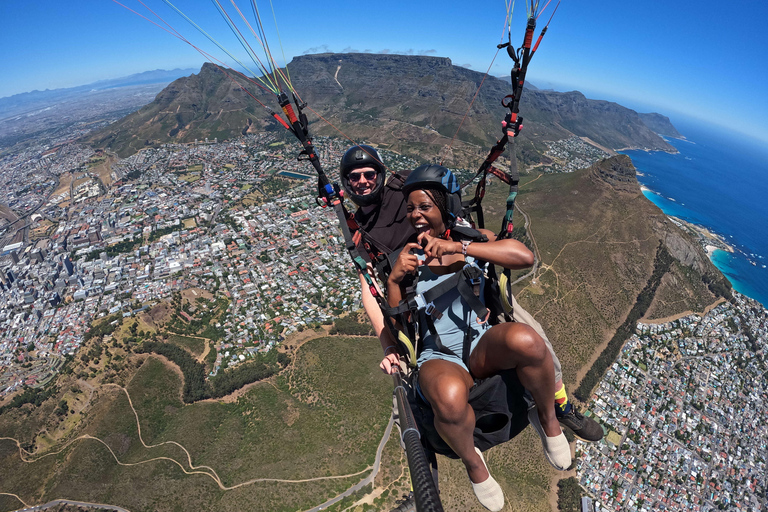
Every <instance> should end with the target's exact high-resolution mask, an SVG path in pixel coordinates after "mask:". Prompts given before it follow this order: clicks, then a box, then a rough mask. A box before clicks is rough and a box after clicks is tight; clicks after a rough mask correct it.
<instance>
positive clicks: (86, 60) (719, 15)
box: [0, 0, 768, 142]
mask: <svg viewBox="0 0 768 512" xmlns="http://www.w3.org/2000/svg"><path fill="white" fill-rule="evenodd" d="M272 1H273V4H274V7H275V15H276V17H277V21H278V24H279V29H280V38H281V39H282V43H283V49H284V52H285V55H286V57H287V58H288V60H290V58H291V57H292V56H295V55H301V54H303V53H313V52H321V51H335V52H342V51H370V52H391V53H413V54H423V55H436V56H444V57H449V58H450V59H451V60H452V61H453V63H454V64H457V65H462V66H467V67H471V68H472V69H475V70H477V71H483V72H484V71H485V70H486V69H487V67H488V65H489V64H490V62H491V59H492V58H493V55H494V53H495V51H496V48H495V46H496V44H497V43H498V42H499V41H500V39H501V34H502V29H503V25H504V17H505V7H504V5H505V4H504V1H503V0H496V1H493V2H490V1H484V2H477V3H474V6H470V2H466V1H465V0H462V1H457V0H442V1H436V0H419V1H413V0H409V1H401V0H392V1H389V2H376V3H366V2H359V1H347V0H330V1H324V2H317V1H314V2H308V1H305V0H293V1H292V2H285V1H283V0H272ZM144 2H145V3H146V4H147V5H149V6H150V7H152V8H153V9H155V10H157V12H158V13H162V15H163V17H164V18H165V19H166V20H167V21H168V22H169V23H171V25H173V26H174V28H176V29H177V30H179V31H180V32H181V33H182V34H184V35H185V36H186V37H188V38H190V39H191V40H193V41H194V42H195V43H196V44H197V43H200V44H203V45H204V47H205V48H206V49H210V51H211V53H213V54H214V55H216V56H217V57H219V58H222V60H228V59H227V58H226V57H225V56H224V54H223V53H222V52H221V51H220V50H218V49H212V46H211V45H210V44H208V43H206V42H205V40H204V38H203V37H202V36H200V35H199V33H197V31H196V30H195V29H194V28H192V27H191V26H190V25H188V24H187V22H185V21H184V20H183V19H181V18H180V17H179V16H178V15H176V14H174V13H172V12H171V11H170V10H169V8H168V7H167V6H166V5H164V4H163V2H162V1H160V0H144ZM123 3H124V4H126V5H128V6H130V7H132V8H134V9H136V10H140V11H141V12H144V13H147V11H146V10H145V9H144V7H142V6H141V4H140V3H139V2H138V1H137V0H124V1H123ZM544 3H545V2H544V1H542V5H543V4H544ZM555 3H556V0H553V2H552V4H551V5H550V6H549V8H548V9H547V10H546V11H545V12H544V15H543V16H542V18H541V19H540V20H539V26H540V27H541V26H543V25H544V23H545V22H546V20H545V19H544V18H545V17H546V18H548V15H549V13H550V12H551V11H552V7H553V5H554V4H555ZM222 4H223V5H225V6H226V7H227V8H228V10H232V8H231V3H230V1H229V0H222ZM175 5H177V7H179V8H180V9H181V10H183V11H184V12H185V13H187V14H188V15H189V16H190V17H191V18H192V19H194V20H195V21H196V22H198V23H199V24H200V25H201V26H202V27H203V28H205V29H206V30H210V31H211V33H213V34H215V37H216V38H217V39H218V38H219V37H221V39H220V41H221V42H222V43H223V44H224V46H225V47H227V48H228V49H230V50H237V43H235V42H234V40H233V39H232V38H230V37H228V36H227V34H226V32H227V29H226V26H225V24H224V21H223V20H222V19H221V17H220V16H219V14H218V13H217V12H216V10H215V8H214V7H213V6H212V3H211V2H209V1H207V0H176V3H175ZM237 5H238V6H239V7H240V8H241V10H243V11H244V12H246V13H250V7H249V5H250V4H249V3H248V1H247V0H237ZM259 8H260V10H261V13H262V16H264V18H265V26H267V30H268V37H269V39H270V42H271V43H272V45H273V51H274V50H275V48H274V47H276V46H278V38H277V35H276V34H275V33H274V22H273V21H272V15H271V11H270V4H269V3H268V2H263V0H262V2H260V3H259ZM524 19H525V7H524V2H523V1H518V2H517V6H516V12H515V18H514V20H515V24H514V25H513V34H512V42H513V43H514V44H515V45H519V44H520V42H521V39H522V31H523V27H524ZM766 19H768V3H766V2H762V1H746V0H735V1H730V2H729V1H720V2H713V1H708V0H695V1H694V0H681V1H664V2H662V1H656V0H649V1H645V2H619V1H615V0H578V1H577V0H563V2H562V4H561V5H560V8H559V10H558V12H557V14H556V15H555V18H554V20H553V21H552V24H551V26H550V29H549V32H548V33H547V35H546V37H545V38H544V42H543V43H542V46H541V47H540V49H539V52H538V53H537V54H536V56H535V58H534V59H533V62H532V63H531V66H530V68H529V73H528V79H529V80H530V81H531V82H532V83H534V84H536V85H538V86H539V87H553V88H555V89H557V90H573V89H577V90H580V91H582V92H584V93H585V94H586V95H587V96H588V97H590V98H597V99H610V100H614V101H617V102H619V103H622V104H624V105H626V106H629V107H631V108H635V109H636V110H640V111H657V112H660V113H662V114H665V115H668V116H670V117H671V118H672V119H673V121H674V119H675V116H678V115H680V114H684V115H687V116H693V117H696V118H699V119H704V120H707V121H709V122H711V123H712V129H713V130H719V129H721V128H725V129H730V130H733V131H737V132H741V133H746V134H749V135H751V136H753V137H755V138H758V139H761V140H762V141H763V142H768V123H767V122H766V119H768V99H766V95H765V94H764V91H765V90H766V84H767V83H768V71H766V63H767V62H766V61H767V60H768V59H766V55H768V30H766V29H765V26H764V25H765V20H766ZM0 44H1V45H2V48H3V49H4V50H5V51H4V52H3V53H2V56H0V73H1V74H2V76H3V80H1V81H0V97H3V96H8V95H12V94H16V93H19V92H25V91H30V90H33V89H46V88H48V89H53V88H58V87H71V86H74V85H81V84H86V83H90V82H93V81H96V80H100V79H106V78H115V77H119V76H124V75H128V74H132V73H137V72H141V71H147V70H152V69H160V68H162V69H172V68H186V67H199V66H200V65H201V64H202V62H203V59H202V57H200V55H199V54H198V53H197V52H195V51H194V50H193V49H192V48H190V47H189V46H188V45H186V44H184V43H183V42H181V41H179V40H177V39H175V38H173V37H172V36H170V35H168V34H167V33H166V32H164V31H162V30H160V29H159V28H157V27H155V26H154V25H151V24H150V23H149V22H147V21H146V20H143V19H141V18H139V17H138V16H136V15H135V14H132V13H130V12H129V11H127V10H125V9H124V8H122V7H120V6H119V5H118V4H116V3H114V2H113V1H112V0H77V1H69V2H62V1H61V0H58V1H51V0H35V1H33V2H29V1H20V0H3V1H2V2H0ZM239 53H242V52H239ZM275 53H276V54H278V53H279V51H275ZM510 62H511V61H510V60H509V58H508V57H506V56H505V55H503V54H500V55H499V58H497V60H496V63H495V65H494V67H493V68H492V70H491V73H492V74H494V75H501V74H507V73H508V69H509V67H510Z"/></svg>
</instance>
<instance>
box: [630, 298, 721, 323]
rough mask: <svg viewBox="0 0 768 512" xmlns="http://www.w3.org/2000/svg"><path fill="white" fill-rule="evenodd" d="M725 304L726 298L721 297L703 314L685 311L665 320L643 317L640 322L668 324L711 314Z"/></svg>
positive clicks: (666, 317) (706, 308)
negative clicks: (688, 317) (692, 316)
mask: <svg viewBox="0 0 768 512" xmlns="http://www.w3.org/2000/svg"><path fill="white" fill-rule="evenodd" d="M723 302H725V298H723V297H720V298H719V299H717V300H716V301H715V302H713V303H712V304H710V305H709V306H707V307H705V308H704V311H703V312H701V313H699V312H698V311H684V312H683V313H680V314H678V315H672V316H665V317H664V318H654V319H650V318H646V317H643V318H641V319H640V320H639V321H640V322H642V323H644V324H666V323H667V322H674V321H675V320H679V319H680V318H683V317H686V316H689V315H699V316H704V315H706V314H707V313H709V312H710V311H712V310H713V309H714V308H716V307H717V306H719V305H720V304H722V303H723Z"/></svg>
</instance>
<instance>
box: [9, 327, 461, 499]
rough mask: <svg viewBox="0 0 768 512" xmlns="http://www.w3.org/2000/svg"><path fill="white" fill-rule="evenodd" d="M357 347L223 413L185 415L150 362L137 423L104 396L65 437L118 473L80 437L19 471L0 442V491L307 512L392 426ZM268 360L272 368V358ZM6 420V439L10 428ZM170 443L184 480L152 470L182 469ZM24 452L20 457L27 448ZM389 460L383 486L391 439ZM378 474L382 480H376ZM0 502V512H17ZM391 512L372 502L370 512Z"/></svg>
mask: <svg viewBox="0 0 768 512" xmlns="http://www.w3.org/2000/svg"><path fill="white" fill-rule="evenodd" d="M356 346H359V339H344V338H323V339H318V340H313V341H310V342H308V343H306V344H305V345H303V346H302V348H301V349H300V350H299V351H298V352H297V353H296V362H295V363H294V364H292V365H291V366H290V367H289V369H287V370H286V371H285V373H284V374H282V375H281V376H280V377H279V378H277V379H275V380H274V381H272V384H273V385H260V386H255V387H253V388H251V389H249V390H248V391H246V392H245V393H243V394H242V395H241V396H239V397H238V399H237V400H236V401H233V402H228V403H224V402H214V401H206V402H201V403H196V404H192V405H184V404H183V402H182V400H181V399H180V397H179V390H180V387H181V382H180V378H179V377H178V376H177V374H176V372H174V371H171V370H170V369H169V368H167V366H166V365H165V364H163V362H162V361H160V359H158V358H149V359H147V360H145V361H144V363H143V365H142V366H141V367H140V368H139V369H138V370H137V373H136V374H135V376H134V377H133V378H132V379H131V381H130V382H129V383H128V384H127V385H126V389H127V390H128V392H129V394H130V397H131V399H132V403H133V406H134V407H135V409H136V416H134V413H133V410H132V409H131V407H130V405H129V402H128V399H127V397H126V395H125V393H123V391H122V390H120V389H119V388H116V387H111V386H102V387H100V388H98V392H97V393H96V394H95V395H94V400H93V402H92V404H91V406H90V407H89V409H88V420H87V424H83V425H82V427H81V428H82V430H79V431H75V432H74V433H73V437H76V436H79V435H81V434H83V433H87V434H89V435H92V436H94V437H97V438H98V439H100V440H103V441H104V443H106V444H107V445H108V446H109V447H110V448H111V449H112V450H113V451H114V453H115V456H116V457H117V458H118V460H119V461H120V462H121V463H122V464H126V465H119V464H117V463H116V462H115V459H114V457H113V455H112V454H111V453H110V452H109V451H108V450H107V448H106V447H105V446H104V445H103V444H101V443H100V442H98V441H94V440H92V439H87V438H84V439H80V440H77V441H75V442H73V443H72V444H71V445H69V447H68V448H66V449H65V450H64V451H63V452H62V453H61V455H58V456H50V457H44V458H40V459H39V460H38V461H37V462H33V463H22V462H21V461H20V460H19V455H18V449H17V448H16V445H15V444H14V443H13V442H10V441H0V467H3V469H4V470H7V471H0V486H2V489H3V490H4V491H5V492H12V493H15V494H18V495H19V496H21V497H22V498H23V499H24V500H25V501H34V502H45V501H48V500H50V499H54V498H57V497H61V496H63V495H71V496H76V497H77V498H78V499H82V500H83V501H90V502H96V503H119V504H120V505H121V506H123V507H125V508H127V509H129V510H145V511H150V510H151V511H163V512H165V511H168V512H170V511H175V510H198V511H217V510H249V511H253V512H273V511H285V512H288V511H294V510H307V509H309V508H312V507H313V506H316V505H317V504H318V503H321V502H323V501H325V500H327V499H329V498H331V497H333V496H337V495H338V494H339V493H341V492H343V491H344V490H346V489H348V488H349V487H350V486H352V485H354V484H355V483H357V482H359V481H360V479H361V478H363V477H364V475H365V470H366V468H367V467H368V466H369V465H370V464H371V463H372V461H373V457H374V454H375V452H376V448H377V446H378V443H379V441H380V440H381V435H382V434H383V432H384V429H385V427H386V424H387V420H388V418H389V413H390V410H391V393H392V384H391V380H390V379H389V378H387V377H386V376H384V375H382V374H381V373H380V372H379V371H378V368H377V362H378V353H376V352H374V351H366V350H355V349H353V348H352V347H356ZM340 354H343V357H339V355H340ZM269 357H273V358H274V361H275V362H278V357H279V356H278V355H277V354H270V355H269ZM284 357H285V356H283V358H284ZM283 358H281V359H283ZM283 362H284V359H283ZM67 401H68V402H70V403H69V406H68V407H70V408H73V405H72V402H71V400H70V399H67ZM50 402H53V401H52V400H49V403H48V404H46V406H48V407H50V409H51V411H53V408H52V406H55V405H56V403H59V399H58V398H57V401H56V403H50ZM54 416H55V415H54ZM70 417H71V416H70ZM137 417H138V421H139V422H140V425H141V435H142V438H143V439H144V441H145V442H146V443H147V444H149V445H158V446H155V447H153V448H151V449H147V448H145V447H144V446H143V445H142V443H141V442H140V441H139V438H138V431H137V428H136V420H137ZM12 419H13V420H14V421H15V422H16V424H15V426H14V429H13V430H12V429H11V428H10V427H9V426H8V423H9V422H10V421H11V420H12ZM32 419H33V418H32V417H27V416H26V415H6V416H3V417H2V421H0V437H2V436H9V435H13V433H14V432H17V431H19V432H20V431H29V429H30V428H35V430H34V431H35V432H37V431H38V429H39V428H40V427H39V426H35V425H33V424H32V422H31V420H32ZM33 436H34V434H33ZM15 437H18V435H16V436H15ZM170 441H173V442H175V443H179V444H180V445H182V446H183V447H184V448H185V449H186V450H188V451H189V454H190V457H191V462H192V464H194V465H195V466H197V467H198V468H199V471H200V473H197V474H192V475H187V474H184V472H183V471H182V470H181V468H180V467H179V466H177V465H176V464H174V463H172V462H170V461H168V460H159V459H156V458H157V457H168V458H171V459H173V460H176V461H178V462H179V463H180V464H181V465H182V466H183V467H184V468H187V470H189V463H188V461H187V455H186V453H185V452H184V451H182V449H181V448H180V447H179V445H176V444H169V443H168V442H170ZM162 443H166V444H162ZM22 445H23V446H27V443H26V441H25V442H23V443H22ZM390 447H391V449H390ZM59 449H61V445H58V446H53V447H51V451H55V450H59ZM386 452H387V453H388V454H389V455H387V457H386V458H385V461H386V462H385V467H383V468H382V473H380V476H379V477H378V478H377V484H379V483H380V482H385V485H386V483H389V482H390V481H393V480H394V479H397V478H399V477H400V475H401V474H402V465H403V463H404V462H403V457H402V454H401V452H400V449H399V446H398V443H397V437H396V434H395V435H393V437H392V438H390V442H389V443H388V444H387V450H386ZM39 455H42V453H38V454H36V456H35V457H33V458H38V456H39ZM150 459H155V460H152V461H150ZM139 463H140V464H139ZM133 464H139V465H135V466H134V465H133ZM203 466H207V467H208V468H211V470H213V471H215V472H216V474H217V475H218V476H219V477H220V478H221V481H222V484H223V485H225V486H228V487H230V486H237V485H239V484H242V483H246V482H251V481H253V480H255V479H256V480H258V479H262V478H269V479H272V478H278V479H280V478H282V479H288V480H303V479H311V478H316V477H325V476H339V475H350V474H354V476H349V477H346V478H337V479H331V480H318V481H310V482H275V481H266V482H262V481H256V482H253V483H248V484H246V485H243V486H241V487H237V488H234V489H231V490H226V491H224V490H221V489H220V488H219V486H218V485H217V484H216V482H214V480H213V479H212V478H210V477H209V476H206V475H205V474H203V473H209V474H210V470H208V469H206V468H204V467H203ZM360 472H363V473H362V474H358V473H360ZM382 475H387V476H386V478H387V480H380V478H381V477H382ZM464 480H466V477H464ZM406 487H407V483H406V482H405V481H404V480H403V482H402V483H399V484H398V485H397V489H398V494H400V493H402V492H405V488H406ZM389 496H392V492H390V494H389ZM393 499H394V498H393ZM3 503H6V504H7V505H8V507H7V509H8V510H11V509H15V508H19V507H21V506H22V505H21V504H19V503H18V502H15V503H10V502H3ZM390 503H391V502H390ZM389 508H391V507H386V506H383V505H382V506H378V502H377V507H376V509H377V510H389ZM2 510H5V509H2Z"/></svg>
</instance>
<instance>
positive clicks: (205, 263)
mask: <svg viewBox="0 0 768 512" xmlns="http://www.w3.org/2000/svg"><path fill="white" fill-rule="evenodd" d="M317 146H318V151H319V154H320V156H321V158H322V160H323V161H325V162H332V163H335V162H338V160H339V158H340V156H341V154H342V153H343V151H344V150H345V149H346V147H344V146H343V145H342V144H341V143H340V142H339V141H333V140H331V139H324V140H319V141H317ZM296 152H297V150H296V148H295V147H293V146H286V144H285V143H284V142H283V141H281V140H279V139H278V138H277V137H276V136H274V135H259V136H256V137H248V138H243V139H240V140H238V141H235V142H226V143H218V141H215V140H214V141H200V142H199V143H194V144H189V145H168V146H165V147H163V148H160V149H147V150H144V151H141V152H139V153H137V154H135V155H133V156H131V157H129V158H127V159H124V160H118V161H116V162H115V163H114V164H113V165H112V166H111V171H110V174H111V175H110V176H109V178H106V177H104V176H99V175H97V174H96V173H95V172H94V171H93V170H92V169H93V166H91V165H89V163H90V162H93V161H94V160H98V159H100V158H103V155H100V154H99V153H98V152H94V151H93V150H90V149H86V148H84V147H82V146H79V145H75V144H72V145H64V146H62V147H60V148H59V149H58V150H56V151H51V150H50V149H48V148H37V151H36V152H35V151H32V150H29V151H27V152H25V153H24V154H23V155H18V154H17V155H15V156H13V157H5V158H4V159H3V160H2V161H0V165H2V172H0V176H1V177H2V178H1V179H2V181H3V185H4V186H3V190H4V193H5V194H6V196H5V197H4V198H0V201H1V200H3V199H4V200H6V201H7V202H8V204H10V205H11V206H12V207H13V208H14V209H15V211H16V212H17V213H20V214H22V215H23V214H24V212H32V211H34V212H37V213H35V214H34V215H33V216H34V220H33V219H32V218H25V219H20V220H17V221H16V222H17V223H20V222H24V223H26V224H28V229H29V231H27V232H24V237H23V239H21V240H19V238H20V237H19V236H18V235H17V236H15V237H12V236H8V237H6V239H5V240H4V241H3V243H2V256H1V257H0V269H2V272H1V274H2V275H0V340H1V341H0V393H1V394H5V393H8V392H11V391H13V390H15V389H18V388H19V386H22V385H29V386H38V385H41V384H44V383H45V382H47V381H48V380H49V379H50V378H51V377H52V376H53V375H54V374H55V372H56V371H57V369H58V368H59V367H60V366H61V364H62V360H63V358H64V357H65V356H66V355H73V354H75V353H76V351H77V349H78V347H79V346H80V345H81V343H82V341H83V337H84V335H85V333H86V332H87V330H88V328H89V326H90V325H91V322H92V321H94V320H95V319H98V318H101V317H105V316H107V315H114V314H118V313H119V314H121V315H122V316H124V317H130V316H132V315H136V314H137V313H139V312H141V311H144V310H146V309H147V308H150V307H152V306H153V305H155V304H157V303H159V302H160V301H163V300H168V299H170V297H171V295H172V293H173V292H175V291H180V290H185V289H200V290H205V291H207V292H209V293H211V294H213V295H214V296H215V297H217V298H223V299H225V300H226V301H228V303H229V305H228V307H227V314H226V315H225V316H224V317H223V318H222V319H221V321H219V322H217V325H216V326H215V327H216V328H217V330H218V332H219V333H221V337H220V339H218V340H216V343H217V346H216V347H214V348H216V350H217V358H216V363H215V367H214V369H213V372H212V374H214V375H215V374H216V372H217V371H218V369H219V368H220V367H221V366H222V365H224V366H230V367H231V366H234V365H236V364H238V363H239V362H241V361H243V360H245V359H246V358H247V357H249V355H251V354H253V353H254V351H258V350H268V349H270V348H272V347H273V346H275V344H277V343H279V342H280V341H281V340H282V339H283V338H284V337H285V336H286V335H288V334H291V333H293V332H295V331H297V330H300V329H303V328H305V327H306V326H312V325H318V324H320V323H327V322H330V321H331V320H332V319H333V318H334V317H336V316H338V315H340V314H341V313H342V312H344V311H348V310H354V309H358V308H359V307H360V286H359V281H358V279H357V276H356V275H354V273H353V270H352V268H351V265H350V262H349V255H348V254H347V251H346V249H345V246H344V243H343V237H342V234H341V231H340V229H339V227H338V219H337V218H336V215H335V213H334V211H333V210H332V209H330V208H319V207H318V206H317V204H316V202H315V197H316V183H317V179H316V175H315V174H314V170H313V169H312V167H311V166H309V165H307V163H306V162H300V161H298V160H297V159H296ZM388 156H389V157H390V161H389V164H390V165H391V166H393V167H396V166H397V165H400V166H406V165H413V161H411V160H409V159H404V158H402V157H399V156H398V155H394V154H392V155H391V156H390V155H388ZM329 174H331V176H332V177H334V178H335V176H334V175H335V174H336V171H335V168H331V169H330V170H329ZM65 179H71V183H70V186H69V187H61V186H60V183H61V182H63V181H64V180H65ZM105 182H106V184H105ZM24 183H35V184H36V185H35V186H34V187H29V186H17V185H14V184H24ZM75 184H77V185H75ZM57 186H58V188H57ZM54 191H56V193H54ZM350 207H354V205H350ZM9 223H10V220H9V219H7V218H6V219H5V224H6V225H7V224H9ZM19 232H20V233H21V232H23V231H21V230H20V231H19ZM180 315H181V316H182V317H183V318H184V317H186V320H188V321H191V320H193V318H192V317H191V316H189V314H188V313H187V312H184V311H182V312H180Z"/></svg>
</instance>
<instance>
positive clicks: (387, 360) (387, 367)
mask: <svg viewBox="0 0 768 512" xmlns="http://www.w3.org/2000/svg"><path fill="white" fill-rule="evenodd" d="M379 368H381V371H383V372H384V373H386V374H387V375H392V374H393V373H394V370H393V368H398V369H399V368H400V354H398V353H397V352H390V353H389V354H387V355H386V356H384V359H382V360H381V363H379Z"/></svg>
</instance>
